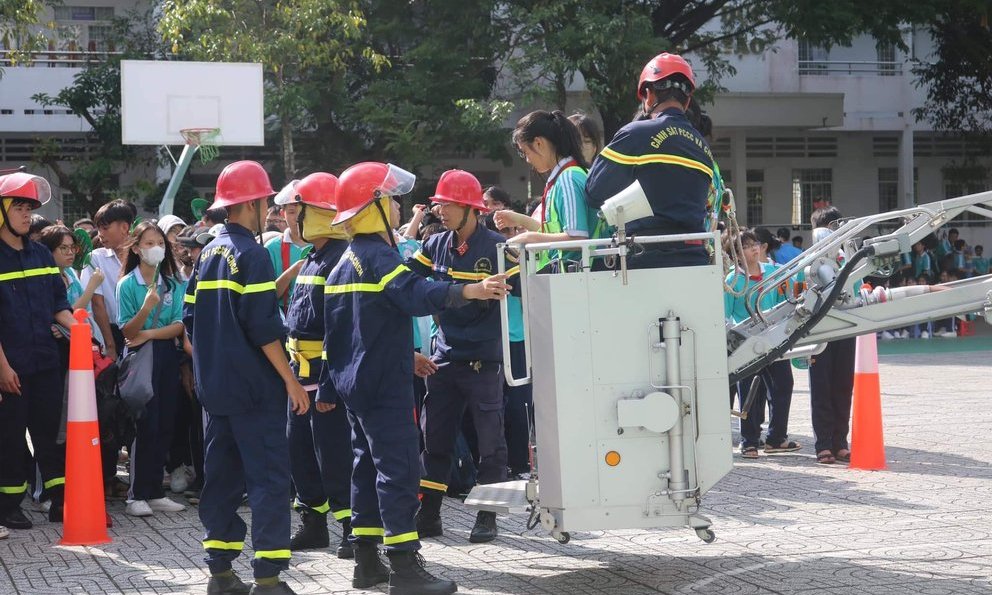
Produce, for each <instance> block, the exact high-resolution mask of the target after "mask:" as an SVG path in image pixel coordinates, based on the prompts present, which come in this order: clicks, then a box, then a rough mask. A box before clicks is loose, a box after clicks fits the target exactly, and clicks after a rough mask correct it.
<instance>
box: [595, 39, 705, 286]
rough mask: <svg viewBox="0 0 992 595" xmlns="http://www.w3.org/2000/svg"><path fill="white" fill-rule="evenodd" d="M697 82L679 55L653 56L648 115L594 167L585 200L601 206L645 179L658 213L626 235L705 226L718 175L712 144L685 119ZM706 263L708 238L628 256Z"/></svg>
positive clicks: (650, 264) (641, 90)
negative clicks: (706, 242)
mask: <svg viewBox="0 0 992 595" xmlns="http://www.w3.org/2000/svg"><path fill="white" fill-rule="evenodd" d="M695 88H696V81H695V78H694V77H693V74H692V68H691V67H690V66H689V64H688V63H687V62H686V61H685V60H684V59H682V57H681V56H676V55H674V54H660V55H658V56H655V57H654V58H653V59H652V60H651V61H650V62H648V63H647V64H646V65H645V66H644V69H643V70H642V71H641V76H640V80H639V81H638V84H637V98H638V100H639V101H640V102H641V111H642V114H643V115H642V118H641V119H639V120H637V121H634V122H631V123H630V124H627V125H626V126H624V127H623V128H621V129H620V130H619V131H617V133H616V136H614V137H613V140H611V141H610V143H609V144H608V145H607V146H606V148H605V149H603V151H602V152H601V153H600V154H599V157H598V158H597V159H596V161H595V163H593V166H592V168H591V169H590V170H589V178H588V180H587V181H586V200H587V202H588V203H589V206H590V207H592V208H595V209H599V208H601V207H602V206H603V203H604V202H605V201H606V200H607V199H608V198H610V197H612V196H613V195H615V194H617V193H618V192H620V191H621V190H623V189H625V188H627V187H628V186H630V185H631V184H632V183H633V182H634V181H635V180H636V181H638V182H640V184H641V187H642V188H643V189H644V194H645V195H647V198H648V201H649V202H650V204H651V208H652V211H653V213H654V214H653V216H651V217H645V218H643V219H638V220H636V221H632V222H629V223H627V224H626V228H625V229H626V233H627V235H628V236H629V235H665V234H680V233H697V232H703V231H705V221H706V216H707V207H708V205H707V203H708V201H709V197H710V195H711V191H712V188H713V187H714V186H715V185H716V186H718V185H719V181H718V180H719V178H718V176H716V175H715V174H714V169H715V163H714V161H713V154H712V153H711V152H710V148H709V145H707V143H706V140H705V139H704V138H703V137H702V135H700V133H699V132H698V131H697V130H696V129H695V128H694V127H693V126H692V124H691V123H690V122H689V120H688V119H687V118H686V114H685V111H686V108H687V106H688V105H689V99H690V97H691V96H692V92H693V90H694V89H695ZM708 262H709V256H708V254H707V252H706V249H705V248H704V246H703V242H702V241H693V242H685V243H681V244H671V243H666V244H653V245H648V246H645V250H644V251H643V252H641V253H639V254H636V255H634V256H632V257H628V260H627V263H628V267H629V268H641V269H643V268H657V267H669V266H691V265H700V264H707V263H708Z"/></svg>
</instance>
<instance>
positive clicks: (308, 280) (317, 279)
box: [296, 275, 327, 285]
mask: <svg viewBox="0 0 992 595" xmlns="http://www.w3.org/2000/svg"><path fill="white" fill-rule="evenodd" d="M324 283H327V279H326V278H324V277H321V276H320V275H300V276H298V277H297V278H296V284H297V285H323V284H324Z"/></svg>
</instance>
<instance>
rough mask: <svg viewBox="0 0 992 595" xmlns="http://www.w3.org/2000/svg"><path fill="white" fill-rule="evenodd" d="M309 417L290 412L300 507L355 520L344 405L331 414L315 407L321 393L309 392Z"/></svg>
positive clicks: (292, 462)
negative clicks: (352, 511)
mask: <svg viewBox="0 0 992 595" xmlns="http://www.w3.org/2000/svg"><path fill="white" fill-rule="evenodd" d="M307 395H308V396H309V397H310V409H309V410H308V411H307V413H306V415H296V414H295V413H293V412H292V410H290V411H289V413H288V415H289V417H288V419H289V421H288V423H287V424H286V435H287V437H288V439H289V463H290V470H291V471H292V475H293V484H294V485H295V486H296V499H297V502H296V506H297V507H298V508H299V507H306V508H312V509H314V510H316V511H317V512H321V513H327V512H330V513H332V515H333V516H334V519H335V520H337V521H341V520H343V519H350V518H351V464H352V459H353V458H354V457H353V455H352V450H351V424H350V423H349V422H348V412H347V411H346V410H345V406H344V403H342V402H340V401H338V404H337V407H335V408H334V409H332V410H331V411H328V412H327V413H318V412H317V409H316V408H315V407H314V400H315V399H316V396H317V391H315V390H314V391H309V392H308V393H307Z"/></svg>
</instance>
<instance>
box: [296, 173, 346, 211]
mask: <svg viewBox="0 0 992 595" xmlns="http://www.w3.org/2000/svg"><path fill="white" fill-rule="evenodd" d="M337 188H338V179H337V176H334V175H331V174H328V173H324V172H322V171H319V172H316V173H312V174H310V175H309V176H307V177H305V178H303V179H302V180H300V181H299V183H298V184H296V193H297V196H299V200H300V202H302V203H303V204H305V205H311V206H314V207H317V208H320V209H328V210H331V211H336V210H337V206H335V204H334V198H335V192H336V191H337Z"/></svg>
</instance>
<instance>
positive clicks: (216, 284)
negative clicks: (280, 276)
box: [196, 279, 276, 294]
mask: <svg viewBox="0 0 992 595" xmlns="http://www.w3.org/2000/svg"><path fill="white" fill-rule="evenodd" d="M217 289H230V290H231V291H233V292H235V293H241V294H245V293H262V292H263V291H275V290H276V282H275V281H266V282H264V283H249V284H248V285H242V284H240V283H238V282H237V281H231V280H230V279H218V280H215V281H199V282H198V283H197V284H196V292H197V293H200V291H201V290H217Z"/></svg>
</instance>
